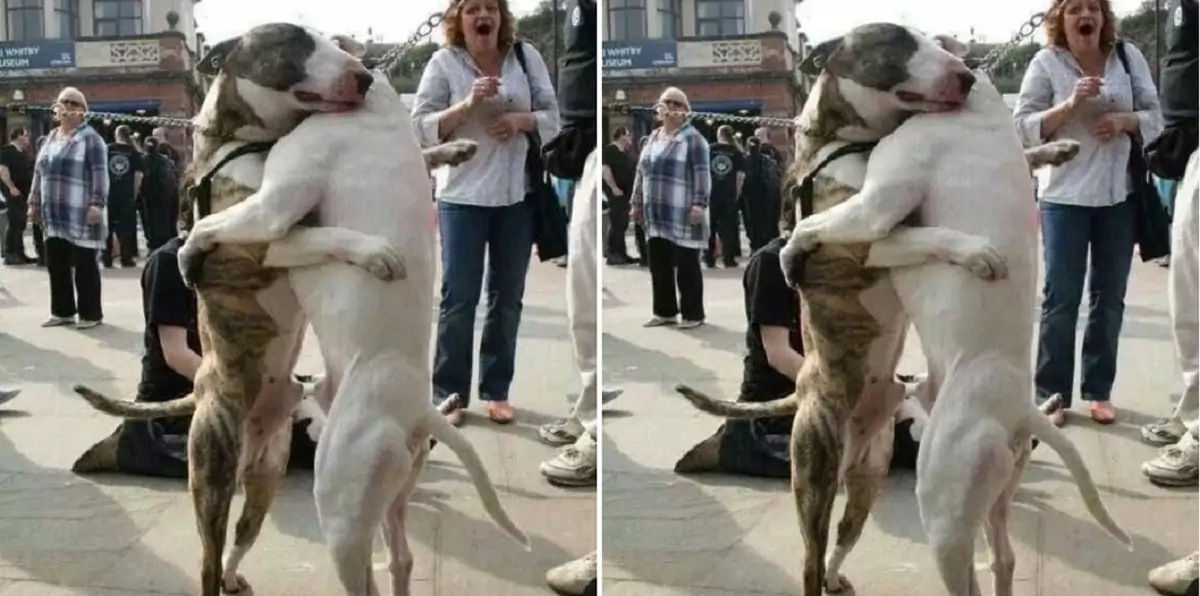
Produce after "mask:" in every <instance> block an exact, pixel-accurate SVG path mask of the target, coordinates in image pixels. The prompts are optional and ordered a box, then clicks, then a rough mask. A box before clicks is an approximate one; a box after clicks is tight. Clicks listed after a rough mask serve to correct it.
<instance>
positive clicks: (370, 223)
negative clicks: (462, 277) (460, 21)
mask: <svg viewBox="0 0 1200 596" xmlns="http://www.w3.org/2000/svg"><path fill="white" fill-rule="evenodd" d="M375 77H376V82H375V84H374V85H373V86H372V87H371V89H370V91H369V93H368V94H367V97H366V102H365V104H364V106H363V107H362V108H361V109H360V110H358V111H355V112H348V113H344V114H322V115H317V116H313V117H311V118H309V119H308V120H306V121H304V123H302V124H301V125H300V126H299V127H297V128H296V129H295V130H294V131H293V132H292V133H291V134H289V135H288V136H286V137H284V138H283V139H281V140H280V141H279V143H278V144H277V145H275V147H274V148H273V149H272V150H271V153H270V156H269V157H268V160H267V163H266V169H265V171H264V174H263V184H262V187H261V188H260V190H259V191H258V192H257V193H255V194H254V195H253V196H251V197H250V198H248V199H246V200H245V201H244V202H242V203H239V204H238V205H236V206H235V207H231V208H229V209H227V210H225V211H222V212H220V213H217V214H215V215H212V216H209V217H206V218H204V219H202V220H200V221H199V222H197V224H196V226H195V228H194V229H193V230H192V233H191V235H190V236H189V238H188V242H187V244H186V245H185V246H184V248H183V249H182V250H181V252H180V259H181V263H183V262H184V261H187V260H190V259H193V258H195V257H196V256H197V255H198V254H200V253H203V252H205V251H207V250H210V249H211V248H213V247H214V246H216V245H218V244H226V243H228V244H245V243H256V242H264V241H270V240H271V239H275V238H280V237H283V236H284V235H286V234H287V233H288V232H289V230H291V229H292V228H293V226H295V225H296V224H297V223H298V222H300V220H301V219H303V218H304V217H305V216H306V215H308V214H310V212H313V213H314V214H315V215H316V217H317V219H318V220H319V222H320V223H319V225H321V226H337V227H342V228H348V229H352V230H356V231H360V232H363V233H369V234H375V235H379V236H381V237H383V238H386V239H387V240H388V241H390V242H391V243H392V244H393V245H394V246H395V247H396V248H397V249H398V250H399V252H400V253H401V254H402V255H403V256H404V259H405V263H404V265H405V266H404V270H405V278H404V279H403V280H401V281H393V282H385V281H381V280H379V279H376V278H375V277H373V276H371V275H369V274H368V273H367V272H365V271H363V270H362V269H361V268H357V267H353V266H346V267H341V266H318V267H308V268H298V269H293V270H291V271H290V281H291V285H292V289H293V290H294V291H295V294H296V297H297V298H298V299H299V301H300V304H301V305H302V306H303V309H304V312H305V313H306V314H307V315H308V316H309V318H310V320H311V321H312V324H313V327H314V330H315V332H316V335H317V338H318V341H319V343H320V346H321V353H322V355H323V356H324V359H325V366H326V372H327V376H326V377H325V379H324V380H323V381H322V382H321V383H320V384H319V386H318V389H317V391H316V393H317V395H316V397H317V401H318V402H320V403H321V405H322V406H323V408H324V409H325V410H326V411H327V413H328V418H327V420H326V421H325V424H324V428H323V429H322V430H321V434H320V440H319V441H318V447H317V458H316V470H315V476H316V481H315V488H314V491H315V493H316V499H317V512H318V514H319V517H320V521H321V528H322V531H323V532H324V534H325V538H326V543H327V544H328V545H329V547H330V549H331V550H332V553H333V558H334V560H335V563H336V565H337V570H338V575H339V577H340V579H341V582H342V585H343V586H344V587H345V589H346V592H347V593H348V594H353V595H362V596H367V595H371V594H378V590H377V589H376V588H375V585H374V580H373V578H372V573H371V546H372V536H373V534H374V531H375V529H376V528H377V527H379V525H380V522H382V523H383V527H384V534H385V539H386V543H387V546H388V548H389V550H390V552H391V564H390V566H389V568H390V569H391V571H392V593H393V594H395V595H406V594H408V584H409V576H410V573H411V569H412V565H413V560H412V553H411V552H410V550H409V548H408V542H407V538H406V536H405V528H404V523H405V508H406V506H407V503H408V497H409V495H410V493H411V492H412V490H413V488H414V486H415V484H416V482H417V480H418V476H419V474H420V471H421V466H422V465H423V464H424V461H425V458H426V456H427V454H428V449H429V442H428V437H429V436H433V437H434V438H435V439H437V440H438V441H440V442H442V443H445V444H446V446H447V447H449V448H450V449H451V450H452V451H454V453H455V454H456V455H457V456H458V457H459V458H460V459H461V460H462V462H463V465H464V467H465V468H466V469H467V471H468V472H469V474H470V476H471V479H472V481H473V482H474V484H475V487H476V489H477V490H478V491H479V494H480V497H481V499H482V500H483V503H484V506H485V508H486V509H487V512H488V513H489V514H490V515H491V516H492V518H493V519H494V520H495V521H496V522H497V523H498V524H499V525H500V526H501V527H502V528H503V529H504V530H505V531H506V532H507V533H508V534H509V535H510V536H512V537H513V538H514V539H516V540H517V541H518V542H520V543H521V544H523V545H525V546H526V548H527V549H528V544H529V542H528V539H527V538H526V536H525V534H524V533H523V532H522V531H521V530H520V529H519V528H518V527H517V526H516V524H514V523H513V521H512V520H511V519H510V518H509V517H508V515H507V513H505V511H504V509H503V508H502V506H501V504H500V501H499V498H498V496H497V494H496V491H495V488H494V487H493V486H492V484H491V481H490V480H489V479H488V475H487V472H486V471H485V469H484V467H483V464H482V463H481V462H480V460H479V456H478V455H477V454H476V452H475V450H474V448H473V447H472V446H471V444H470V443H469V442H468V441H467V440H466V439H465V438H464V437H463V436H462V435H461V434H460V433H459V431H458V430H457V429H455V428H454V427H453V426H451V425H450V424H449V423H448V422H447V421H446V420H445V418H444V417H443V416H442V415H441V414H440V413H439V412H438V411H437V410H436V409H435V408H434V407H433V405H432V404H431V403H430V399H429V387H430V386H431V379H430V376H431V373H430V364H429V347H430V346H429V343H430V334H431V329H432V324H433V321H432V312H433V290H434V274H435V270H434V267H435V261H434V229H433V214H432V211H431V210H432V205H431V203H430V202H429V177H428V173H427V170H426V162H425V159H424V158H423V155H422V152H421V149H420V147H419V146H418V143H417V139H416V136H415V134H414V132H413V129H412V123H411V120H410V119H409V116H408V113H407V112H406V111H405V110H404V107H403V105H402V104H401V102H400V98H399V96H398V95H397V94H396V93H395V92H394V91H393V90H392V88H391V87H390V85H389V84H388V81H387V79H386V78H385V77H384V76H383V75H382V74H379V73H376V75H375ZM468 149H470V147H467V146H466V145H464V147H463V150H464V151H466V150H468ZM385 197H386V198H387V199H388V200H386V201H381V200H380V199H381V198H385ZM182 266H184V267H186V266H187V265H186V264H185V263H184V264H183V265H182Z"/></svg>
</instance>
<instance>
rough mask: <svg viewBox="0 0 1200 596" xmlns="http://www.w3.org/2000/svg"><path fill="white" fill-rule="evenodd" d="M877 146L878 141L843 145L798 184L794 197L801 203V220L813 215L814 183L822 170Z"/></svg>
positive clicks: (794, 190)
mask: <svg viewBox="0 0 1200 596" xmlns="http://www.w3.org/2000/svg"><path fill="white" fill-rule="evenodd" d="M877 144H878V141H871V142H868V143H848V144H846V145H842V146H841V147H838V148H837V149H834V150H833V153H830V154H829V155H827V156H826V157H825V159H823V160H821V162H820V163H818V164H817V167H815V168H813V169H812V171H810V172H809V173H808V174H806V175H805V176H804V178H803V179H802V180H801V181H800V184H798V185H797V186H796V187H795V188H794V189H793V190H792V192H793V193H794V195H793V197H794V198H796V199H797V200H799V201H800V219H804V218H806V217H808V216H810V215H812V214H813V181H814V180H816V178H817V175H818V174H820V173H821V170H823V169H825V166H827V165H829V164H831V163H833V162H834V161H836V160H838V159H841V158H842V157H844V156H846V155H850V154H852V153H866V152H868V151H870V150H872V149H874V148H875V145H877Z"/></svg>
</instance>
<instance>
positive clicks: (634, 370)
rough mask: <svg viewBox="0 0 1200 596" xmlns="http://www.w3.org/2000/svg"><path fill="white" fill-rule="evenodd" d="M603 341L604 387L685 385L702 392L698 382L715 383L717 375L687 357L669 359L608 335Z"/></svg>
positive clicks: (605, 335) (658, 352)
mask: <svg viewBox="0 0 1200 596" xmlns="http://www.w3.org/2000/svg"><path fill="white" fill-rule="evenodd" d="M664 332H670V331H669V330H664ZM603 341H604V378H605V380H606V383H605V385H613V386H618V385H620V384H621V383H654V384H658V385H661V386H663V387H674V386H675V384H676V383H679V382H686V383H689V384H692V385H693V386H694V387H696V388H697V389H701V390H703V388H702V387H701V386H699V384H700V383H705V382H708V383H713V382H716V381H717V380H718V377H717V375H716V373H714V372H713V371H711V370H708V369H705V368H701V367H699V366H696V364H694V363H693V362H692V361H691V360H689V359H688V358H687V357H686V356H669V355H667V354H665V353H663V352H660V351H658V350H648V349H646V348H643V347H641V346H639V345H636V344H633V343H630V342H628V341H626V340H624V339H622V338H620V337H617V336H615V335H612V334H609V333H605V334H604V339H603Z"/></svg>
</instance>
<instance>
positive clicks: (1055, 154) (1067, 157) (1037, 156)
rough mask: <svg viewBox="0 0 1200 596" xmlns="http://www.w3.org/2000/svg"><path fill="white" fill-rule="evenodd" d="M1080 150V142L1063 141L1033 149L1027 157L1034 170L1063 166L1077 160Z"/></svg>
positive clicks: (1026, 153)
mask: <svg viewBox="0 0 1200 596" xmlns="http://www.w3.org/2000/svg"><path fill="white" fill-rule="evenodd" d="M1079 148H1080V144H1079V142H1078V141H1072V140H1070V139H1062V140H1058V141H1050V142H1049V143H1045V144H1043V145H1039V146H1037V147H1033V148H1032V149H1029V150H1027V151H1026V152H1025V156H1026V159H1028V160H1029V165H1030V167H1032V168H1034V169H1037V168H1039V167H1042V166H1061V165H1063V164H1065V163H1067V162H1068V161H1071V160H1072V159H1075V156H1076V155H1079Z"/></svg>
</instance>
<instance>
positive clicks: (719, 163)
mask: <svg viewBox="0 0 1200 596" xmlns="http://www.w3.org/2000/svg"><path fill="white" fill-rule="evenodd" d="M733 141H734V139H733V128H732V127H730V126H728V125H722V126H721V127H720V128H718V129H717V142H716V143H713V144H712V145H711V146H710V147H709V172H710V175H711V176H712V197H711V199H710V200H709V217H710V218H711V225H712V233H711V234H709V236H708V250H707V251H705V252H704V263H705V264H706V265H708V266H709V267H710V268H711V267H715V266H716V265H717V240H718V239H719V240H720V241H721V260H722V262H723V263H724V265H725V266H726V267H737V255H738V254H740V253H741V243H742V241H741V237H740V236H739V235H738V229H739V226H738V197H740V196H741V194H742V185H743V184H745V182H746V156H745V154H744V153H742V150H741V149H739V148H738V146H737V145H735V144H734V142H733Z"/></svg>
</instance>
